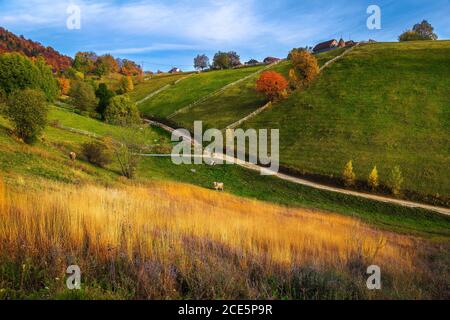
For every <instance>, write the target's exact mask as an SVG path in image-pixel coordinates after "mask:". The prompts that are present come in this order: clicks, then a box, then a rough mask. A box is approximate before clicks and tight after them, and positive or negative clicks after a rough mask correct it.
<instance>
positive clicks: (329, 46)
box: [313, 39, 342, 53]
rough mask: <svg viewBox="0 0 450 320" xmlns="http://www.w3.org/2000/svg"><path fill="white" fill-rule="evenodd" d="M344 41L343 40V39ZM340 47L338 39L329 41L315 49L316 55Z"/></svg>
mask: <svg viewBox="0 0 450 320" xmlns="http://www.w3.org/2000/svg"><path fill="white" fill-rule="evenodd" d="M341 40H342V39H341ZM338 47H339V42H338V41H337V40H336V39H333V40H328V41H325V42H322V43H319V44H318V45H316V46H315V47H314V49H313V52H314V53H321V52H326V51H330V50H333V49H336V48H338Z"/></svg>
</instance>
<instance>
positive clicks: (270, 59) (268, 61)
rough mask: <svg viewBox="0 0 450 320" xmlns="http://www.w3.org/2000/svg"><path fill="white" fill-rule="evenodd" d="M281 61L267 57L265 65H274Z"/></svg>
mask: <svg viewBox="0 0 450 320" xmlns="http://www.w3.org/2000/svg"><path fill="white" fill-rule="evenodd" d="M280 60H281V59H279V58H275V57H267V58H265V59H264V63H265V64H272V63H275V62H278V61H280Z"/></svg>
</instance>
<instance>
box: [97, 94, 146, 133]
mask: <svg viewBox="0 0 450 320" xmlns="http://www.w3.org/2000/svg"><path fill="white" fill-rule="evenodd" d="M104 118H105V121H106V122H108V123H111V124H115V125H121V126H130V125H134V124H139V123H140V122H141V117H140V116H139V111H138V108H137V105H136V103H134V102H133V101H131V100H130V98H129V97H128V96H127V95H120V96H116V97H114V98H112V99H111V101H110V103H109V105H108V107H106V109H105V112H104Z"/></svg>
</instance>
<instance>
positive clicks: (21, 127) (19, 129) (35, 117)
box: [7, 89, 48, 143]
mask: <svg viewBox="0 0 450 320" xmlns="http://www.w3.org/2000/svg"><path fill="white" fill-rule="evenodd" d="M47 114H48V106H47V102H46V99H45V96H44V95H43V93H42V92H41V91H39V90H33V89H25V90H22V91H16V92H14V93H13V94H11V95H10V97H9V99H8V106H7V116H8V118H9V119H10V120H11V121H12V123H13V125H14V131H15V134H16V135H17V136H18V137H19V138H21V139H22V140H23V141H24V142H25V143H33V142H35V141H36V139H37V136H38V135H39V134H40V133H41V132H42V130H43V129H44V128H45V126H46V124H47Z"/></svg>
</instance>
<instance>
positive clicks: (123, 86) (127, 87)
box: [120, 76, 134, 93]
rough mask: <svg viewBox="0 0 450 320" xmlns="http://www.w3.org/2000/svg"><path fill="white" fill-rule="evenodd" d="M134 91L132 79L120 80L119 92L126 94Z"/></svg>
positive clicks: (123, 78)
mask: <svg viewBox="0 0 450 320" xmlns="http://www.w3.org/2000/svg"><path fill="white" fill-rule="evenodd" d="M133 90H134V84H133V79H132V78H131V77H130V76H125V77H122V79H120V91H121V92H122V93H128V92H131V91H133Z"/></svg>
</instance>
